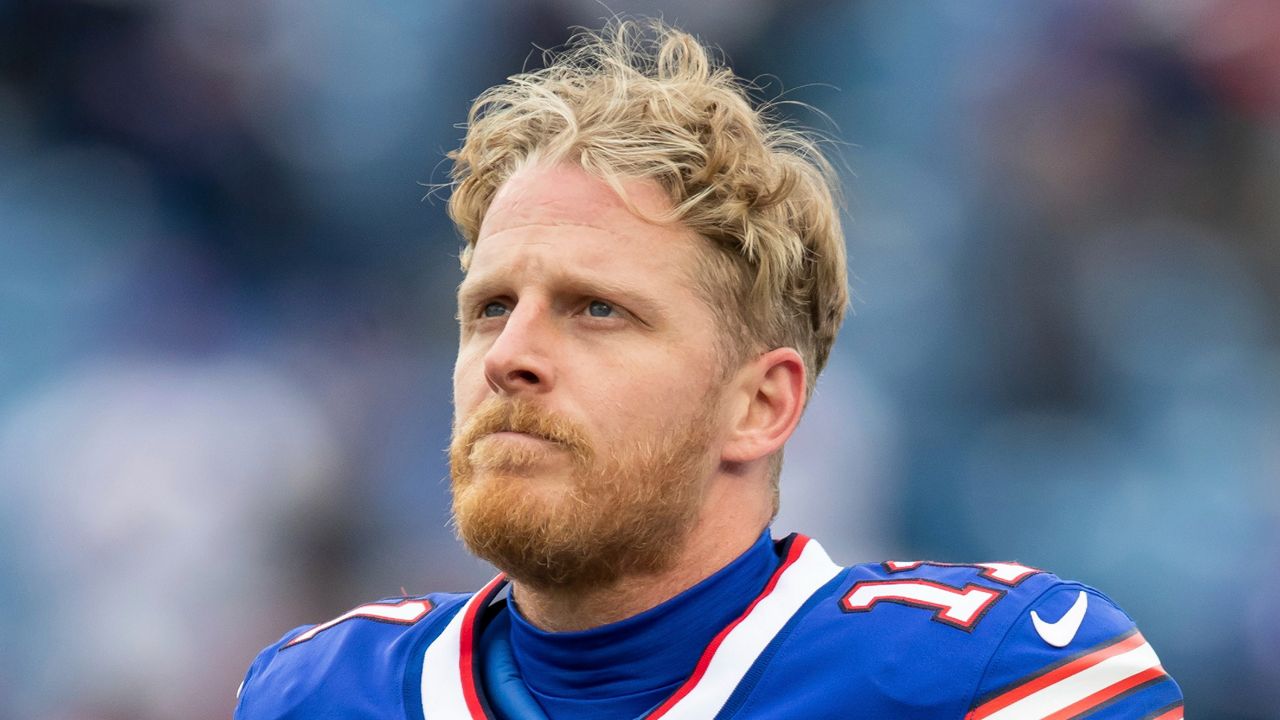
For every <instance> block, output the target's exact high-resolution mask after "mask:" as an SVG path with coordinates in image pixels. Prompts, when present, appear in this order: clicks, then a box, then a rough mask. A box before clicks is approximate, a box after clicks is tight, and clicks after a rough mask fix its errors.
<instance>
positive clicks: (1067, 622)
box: [1031, 590, 1089, 648]
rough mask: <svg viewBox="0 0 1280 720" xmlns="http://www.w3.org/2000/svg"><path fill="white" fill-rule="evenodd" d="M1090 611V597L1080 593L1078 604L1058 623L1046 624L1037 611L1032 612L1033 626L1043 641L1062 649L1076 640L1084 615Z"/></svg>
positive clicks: (1059, 619)
mask: <svg viewBox="0 0 1280 720" xmlns="http://www.w3.org/2000/svg"><path fill="white" fill-rule="evenodd" d="M1088 609H1089V596H1088V595H1085V594H1084V591H1083V590H1081V591H1080V596H1079V597H1077V598H1076V604H1075V605H1072V606H1071V609H1070V610H1068V611H1067V613H1066V614H1065V615H1063V616H1062V617H1060V618H1058V622H1052V623H1051V622H1045V621H1044V620H1041V619H1040V616H1039V615H1038V614H1036V611H1035V610H1032V611H1031V624H1032V625H1035V626H1036V634H1037V635H1039V636H1040V639H1041V640H1044V641H1045V642H1047V643H1049V644H1050V645H1052V646H1054V647H1057V648H1061V647H1066V646H1068V645H1070V644H1071V641H1072V640H1074V639H1075V636H1076V631H1078V630H1079V629H1080V623H1082V622H1084V613H1085V611H1086V610H1088Z"/></svg>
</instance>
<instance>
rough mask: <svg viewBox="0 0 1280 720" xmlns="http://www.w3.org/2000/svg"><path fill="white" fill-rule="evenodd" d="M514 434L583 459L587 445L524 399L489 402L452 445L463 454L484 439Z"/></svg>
mask: <svg viewBox="0 0 1280 720" xmlns="http://www.w3.org/2000/svg"><path fill="white" fill-rule="evenodd" d="M499 432H517V433H524V434H526V435H532V436H534V437H537V438H542V439H543V440H549V441H551V442H554V443H558V444H560V445H563V446H565V447H566V448H567V449H568V450H570V451H571V452H572V453H573V454H574V456H575V457H580V458H587V457H589V456H590V454H591V444H590V442H588V440H587V437H586V433H585V432H583V430H582V428H581V427H580V426H579V425H578V424H577V423H575V422H574V421H572V420H570V419H569V418H566V417H564V416H563V415H560V414H558V413H555V412H553V411H550V410H547V409H546V408H543V407H540V406H538V405H537V404H535V403H533V402H530V401H528V400H524V399H502V398H497V397H493V398H489V399H487V400H485V401H484V402H483V403H481V404H480V406H479V407H478V408H476V411H475V412H474V413H473V414H472V415H471V417H470V418H468V419H467V421H466V423H465V424H463V425H462V427H461V428H460V429H457V430H455V436H456V438H457V439H456V441H455V444H456V445H458V446H460V447H459V449H460V450H462V451H463V452H464V453H466V454H468V455H469V454H470V452H471V449H472V448H473V447H474V446H475V444H476V443H477V442H479V441H480V440H482V439H484V437H485V436H487V435H492V434H493V433H499Z"/></svg>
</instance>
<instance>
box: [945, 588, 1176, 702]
mask: <svg viewBox="0 0 1280 720" xmlns="http://www.w3.org/2000/svg"><path fill="white" fill-rule="evenodd" d="M1084 715H1088V717H1089V718H1091V719H1096V720H1120V719H1121V718H1124V719H1126V720H1133V719H1134V718H1142V719H1143V720H1181V719H1182V691H1181V690H1180V689H1179V688H1178V685H1177V683H1176V682H1174V680H1173V678H1171V677H1170V676H1169V675H1168V673H1166V672H1165V670H1164V668H1163V667H1162V666H1161V664H1160V658H1158V657H1157V656H1156V653H1155V650H1153V649H1152V647H1151V645H1150V644H1149V643H1148V642H1147V640H1146V638H1144V637H1143V636H1142V633H1141V632H1139V631H1138V628H1137V627H1136V626H1135V625H1134V623H1133V620H1131V619H1130V618H1129V616H1128V615H1126V614H1125V613H1124V611H1123V610H1121V609H1120V608H1119V607H1117V606H1116V605H1115V604H1114V603H1113V602H1111V600H1110V599H1108V598H1107V597H1106V596H1105V595H1103V594H1102V593H1099V592H1098V591H1096V590H1093V589H1092V588H1088V587H1085V586H1083V585H1079V584H1076V583H1064V584H1059V585H1056V586H1054V587H1053V588H1052V589H1050V590H1048V591H1047V592H1045V593H1044V594H1043V595H1041V596H1040V597H1039V598H1037V599H1036V600H1035V601H1033V602H1032V603H1031V604H1030V605H1028V607H1027V609H1026V611H1025V612H1023V613H1022V614H1021V615H1020V616H1019V617H1018V619H1017V620H1016V621H1015V622H1014V624H1013V625H1012V626H1011V627H1010V628H1009V631H1008V633H1007V634H1006V635H1005V637H1004V639H1003V640H1002V641H1001V643H1000V644H999V646H997V648H996V651H995V653H994V654H993V655H992V657H991V660H990V662H989V663H988V665H987V668H986V671H985V673H984V674H983V677H982V680H981V681H980V682H979V686H978V688H977V691H976V693H975V699H974V701H973V703H972V705H971V707H970V710H969V712H968V714H967V715H966V716H965V720H1012V719H1014V718H1017V719H1029V718H1038V719H1049V718H1073V717H1081V716H1084Z"/></svg>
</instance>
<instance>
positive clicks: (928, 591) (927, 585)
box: [840, 580, 1004, 631]
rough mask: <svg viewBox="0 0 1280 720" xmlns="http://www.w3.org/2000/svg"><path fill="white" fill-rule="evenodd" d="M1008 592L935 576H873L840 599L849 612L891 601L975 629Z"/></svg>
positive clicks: (958, 625) (942, 621)
mask: <svg viewBox="0 0 1280 720" xmlns="http://www.w3.org/2000/svg"><path fill="white" fill-rule="evenodd" d="M1003 596H1004V592H1002V591H1000V590H992V589H991V588H985V587H982V586H981V585H974V584H972V583H970V584H968V585H965V586H964V587H962V588H957V587H952V586H951V585H943V584H942V583H939V582H934V581H932V580H871V581H866V582H860V583H858V584H857V585H854V586H853V587H852V588H851V589H850V590H849V592H848V593H847V594H846V595H845V596H844V597H843V598H841V600H840V607H841V609H843V610H844V611H845V612H868V611H870V610H871V608H873V607H875V606H876V604H877V603H882V602H891V603H898V604H900V605H910V606H911V607H918V608H924V609H925V610H932V611H933V619H934V620H937V621H938V622H940V623H945V624H947V625H950V626H951V627H957V628H960V629H961V630H966V631H972V630H973V628H974V626H975V625H977V624H978V621H979V620H981V619H982V616H983V615H985V614H986V612H987V610H990V609H991V606H992V605H994V604H995V602H996V601H997V600H999V599H1000V598H1001V597H1003Z"/></svg>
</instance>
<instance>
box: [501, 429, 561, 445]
mask: <svg viewBox="0 0 1280 720" xmlns="http://www.w3.org/2000/svg"><path fill="white" fill-rule="evenodd" d="M491 438H492V439H494V440H502V441H506V442H532V443H539V444H551V445H554V444H555V442H554V441H552V440H548V439H546V438H544V437H539V436H537V435H530V434H529V433H522V432H513V431H511V430H501V431H499V432H495V433H489V434H488V435H486V436H484V438H483V439H485V440H488V439H491Z"/></svg>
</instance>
